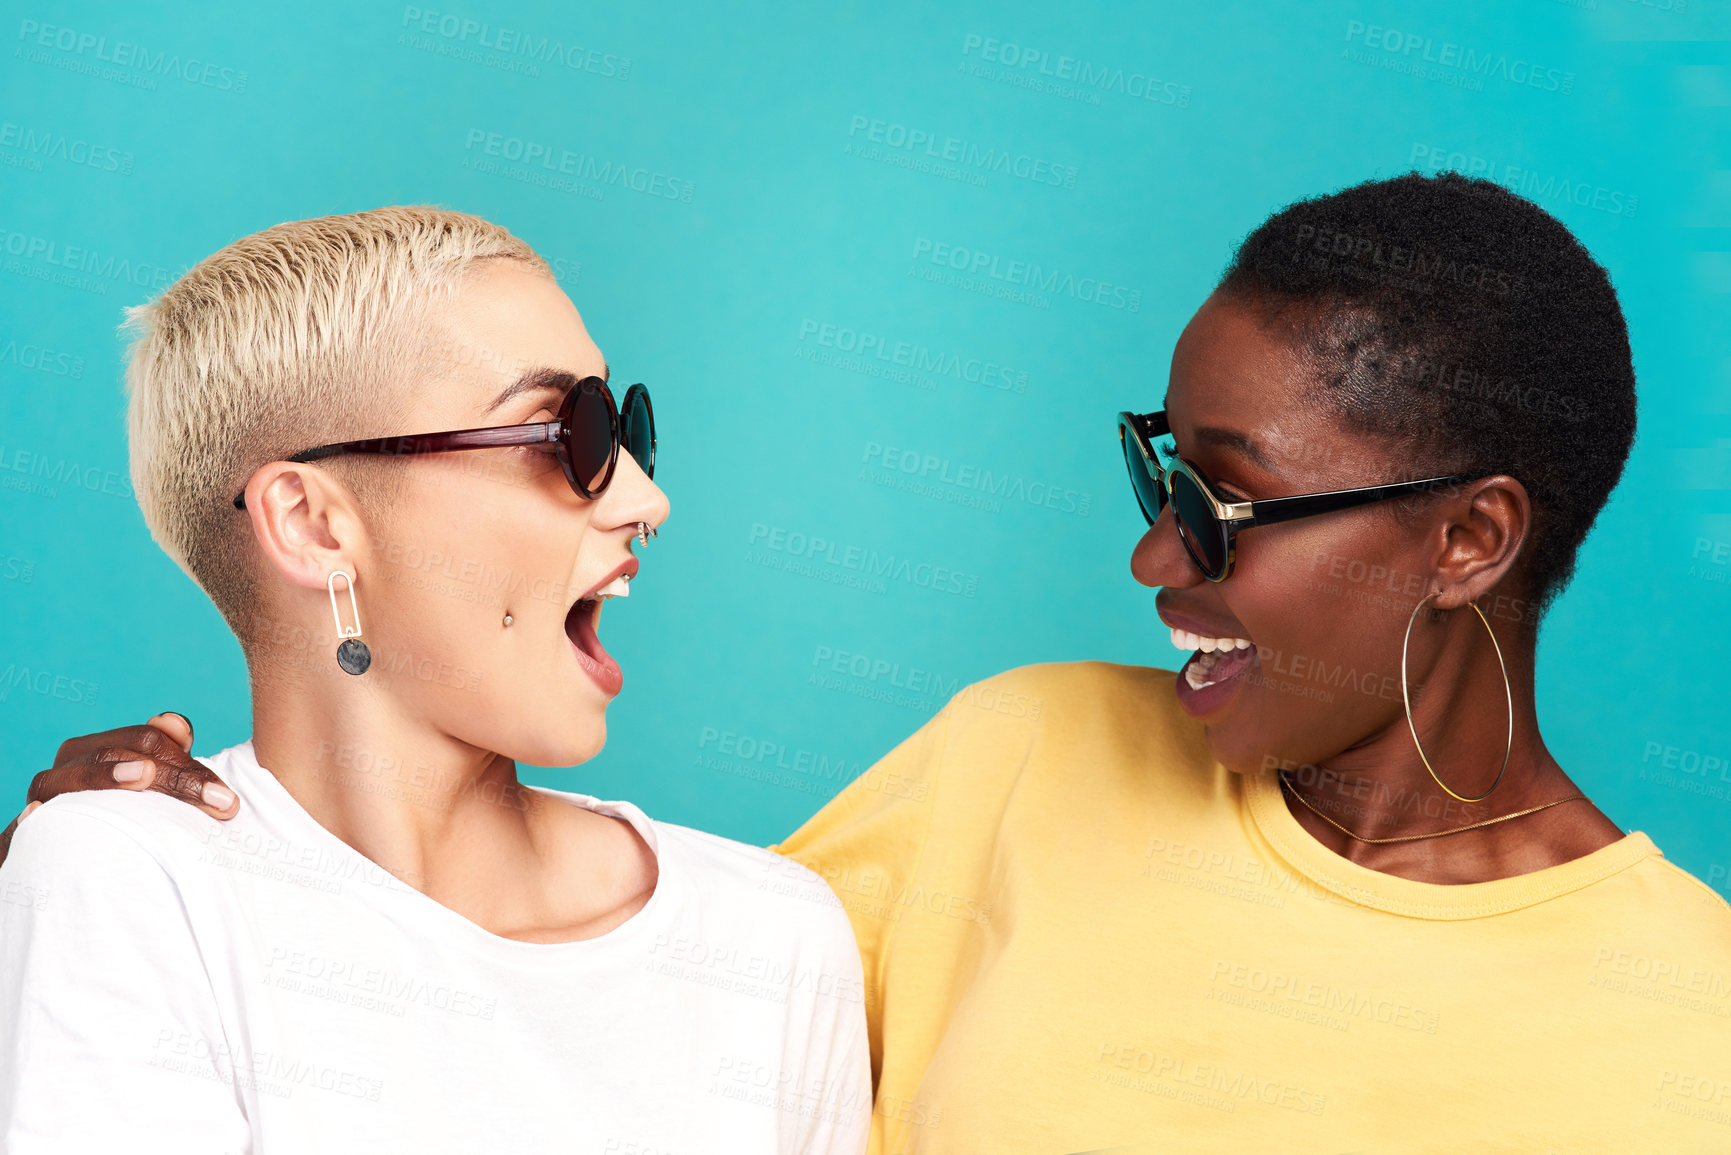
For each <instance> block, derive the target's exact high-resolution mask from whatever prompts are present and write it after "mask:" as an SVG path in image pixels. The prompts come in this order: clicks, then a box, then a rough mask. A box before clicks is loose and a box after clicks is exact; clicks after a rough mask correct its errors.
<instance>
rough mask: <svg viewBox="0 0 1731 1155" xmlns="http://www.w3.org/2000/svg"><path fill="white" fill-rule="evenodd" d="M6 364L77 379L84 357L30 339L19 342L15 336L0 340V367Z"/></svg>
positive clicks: (80, 375) (82, 374)
mask: <svg viewBox="0 0 1731 1155" xmlns="http://www.w3.org/2000/svg"><path fill="white" fill-rule="evenodd" d="M6 365H16V366H18V367H19V368H20V369H33V370H35V371H36V372H38V373H47V374H49V375H50V376H53V377H71V378H74V379H77V378H79V377H82V376H84V358H83V357H81V356H79V355H78V354H76V353H68V352H65V351H64V350H58V349H51V348H49V347H48V346H47V345H38V344H36V343H35V342H32V341H23V342H20V341H19V340H18V339H17V338H15V337H8V338H6V339H5V340H4V341H0V367H3V366H6Z"/></svg>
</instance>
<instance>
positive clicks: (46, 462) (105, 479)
mask: <svg viewBox="0 0 1731 1155" xmlns="http://www.w3.org/2000/svg"><path fill="white" fill-rule="evenodd" d="M44 482H47V483H51V485H45V484H43V483H44ZM61 485H64V486H66V487H67V488H68V489H82V490H84V491H86V492H88V493H101V494H106V495H108V496H110V497H125V498H130V497H132V496H133V492H132V479H131V478H129V477H128V476H127V475H126V474H124V473H117V472H115V471H114V470H112V469H107V468H105V467H103V466H100V465H83V464H80V463H79V462H76V461H73V460H71V459H70V458H66V457H59V458H55V457H49V456H48V455H47V454H45V453H35V452H32V451H31V450H28V449H18V448H15V447H9V446H7V445H6V444H5V443H3V442H0V488H5V489H18V490H26V491H28V492H36V493H41V494H42V496H44V497H58V496H59V495H60V491H59V490H58V489H57V488H53V486H61Z"/></svg>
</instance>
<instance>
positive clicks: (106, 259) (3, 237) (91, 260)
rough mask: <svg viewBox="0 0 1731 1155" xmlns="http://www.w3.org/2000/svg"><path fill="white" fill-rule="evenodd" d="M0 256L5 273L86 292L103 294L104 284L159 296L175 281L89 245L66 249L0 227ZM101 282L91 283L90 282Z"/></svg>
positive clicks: (147, 266) (163, 271) (153, 267)
mask: <svg viewBox="0 0 1731 1155" xmlns="http://www.w3.org/2000/svg"><path fill="white" fill-rule="evenodd" d="M0 253H3V254H4V255H5V256H6V257H7V258H8V259H7V261H6V265H5V268H6V271H7V272H9V273H16V274H18V275H19V276H24V277H32V278H34V279H36V280H39V281H49V282H51V283H54V284H64V285H67V286H69V287H71V288H75V289H82V290H84V291H85V292H90V293H99V294H106V293H107V292H108V285H107V284H106V283H105V282H107V281H118V282H122V283H125V284H128V285H131V286H134V287H135V288H140V289H148V290H150V291H151V292H160V291H162V290H163V289H166V288H168V286H169V285H170V284H172V283H173V281H174V274H172V273H171V272H169V271H168V270H167V269H165V268H163V267H162V266H161V265H153V264H148V263H145V262H140V261H132V260H129V259H127V258H126V257H120V256H116V255H115V254H113V253H104V252H102V251H101V250H99V249H93V248H91V247H89V246H88V245H67V244H62V243H61V242H60V241H57V240H55V239H53V238H52V237H44V236H38V235H36V234H34V233H21V232H17V231H16V230H13V229H7V228H4V227H0ZM93 277H94V278H100V279H99V280H93V279H91V278H93Z"/></svg>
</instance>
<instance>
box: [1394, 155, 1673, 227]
mask: <svg viewBox="0 0 1731 1155" xmlns="http://www.w3.org/2000/svg"><path fill="white" fill-rule="evenodd" d="M1407 163H1408V164H1410V165H1411V166H1412V167H1413V168H1422V169H1424V170H1426V171H1428V172H1433V173H1434V172H1441V171H1442V170H1444V169H1450V170H1453V171H1454V172H1458V173H1461V174H1463V175H1465V176H1476V177H1483V178H1484V179H1486V180H1492V181H1495V182H1496V183H1497V184H1500V185H1502V186H1503V187H1504V188H1506V189H1508V190H1509V191H1510V192H1512V193H1518V194H1519V195H1521V196H1524V197H1526V198H1527V199H1529V200H1535V201H1536V200H1548V201H1558V200H1561V201H1567V202H1568V203H1569V204H1572V205H1575V206H1577V207H1579V208H1583V209H1596V210H1598V211H1599V212H1602V213H1609V214H1611V215H1612V216H1614V217H1632V216H1634V215H1635V209H1636V207H1637V206H1638V205H1639V204H1640V202H1641V198H1640V197H1638V196H1635V195H1634V194H1633V193H1626V192H1622V191H1620V190H1618V189H1613V188H1606V187H1605V186H1603V185H1597V184H1591V183H1589V182H1587V181H1578V180H1570V179H1569V178H1568V177H1566V176H1565V177H1559V176H1557V175H1556V174H1554V173H1553V174H1550V175H1548V176H1547V175H1543V174H1541V173H1539V172H1537V171H1535V170H1534V169H1531V168H1525V167H1522V166H1520V165H1514V164H1509V163H1508V162H1506V161H1495V160H1490V159H1488V158H1486V157H1482V156H1478V155H1475V154H1471V153H1465V152H1460V151H1457V150H1451V149H1447V148H1444V147H1442V146H1441V145H1435V144H1419V143H1416V142H1415V143H1414V144H1413V146H1412V152H1411V153H1410V154H1409V155H1408V157H1407Z"/></svg>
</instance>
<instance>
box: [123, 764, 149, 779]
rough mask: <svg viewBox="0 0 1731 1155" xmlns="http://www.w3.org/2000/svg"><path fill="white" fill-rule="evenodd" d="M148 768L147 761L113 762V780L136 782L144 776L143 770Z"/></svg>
mask: <svg viewBox="0 0 1731 1155" xmlns="http://www.w3.org/2000/svg"><path fill="white" fill-rule="evenodd" d="M148 769H150V763H148V762H116V763H115V764H114V780H115V781H116V782H137V781H139V780H140V779H142V778H143V777H144V772H145V771H146V770H148Z"/></svg>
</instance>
